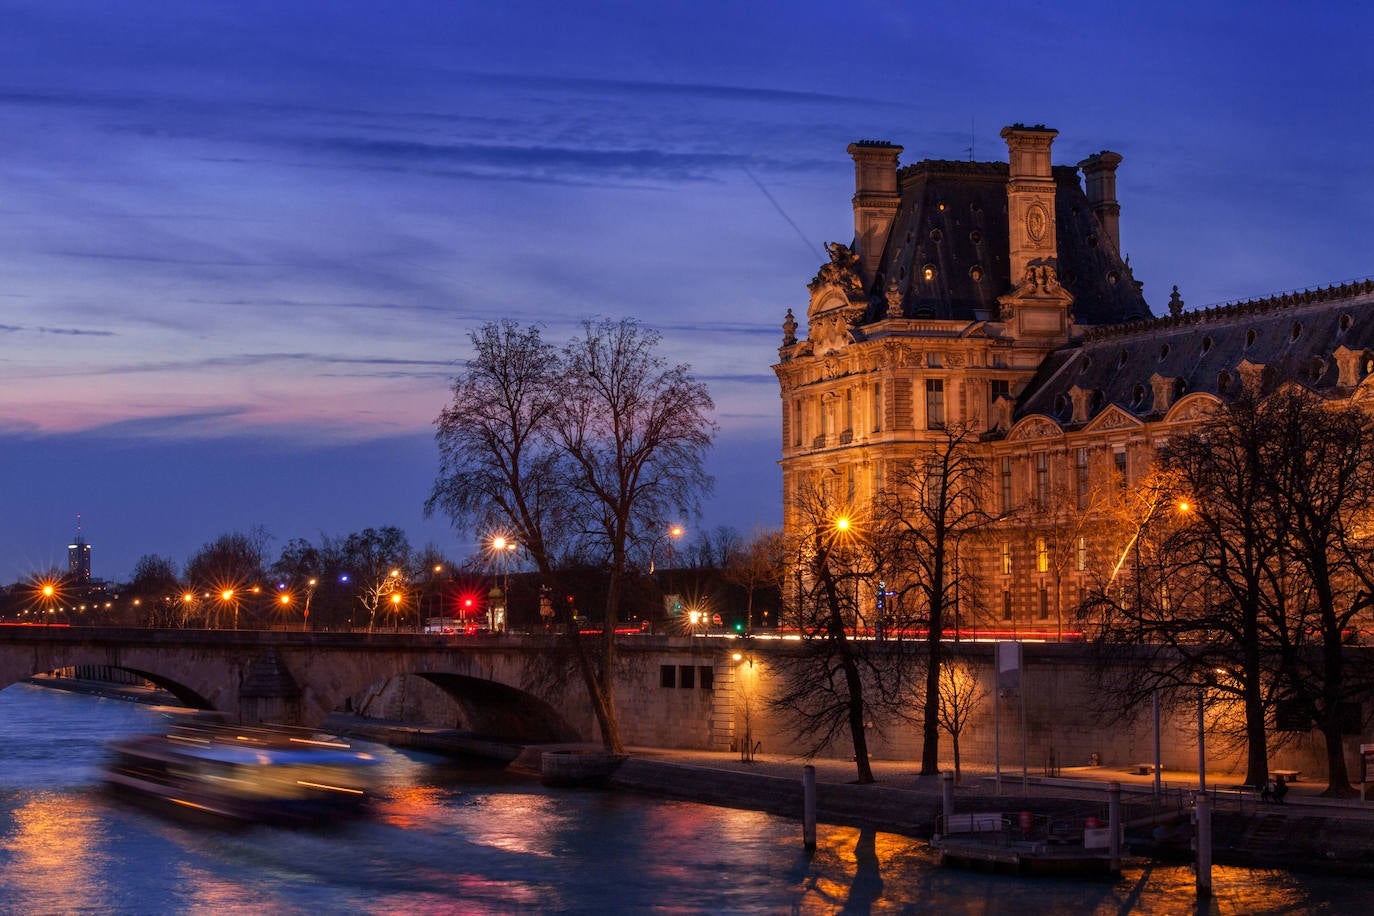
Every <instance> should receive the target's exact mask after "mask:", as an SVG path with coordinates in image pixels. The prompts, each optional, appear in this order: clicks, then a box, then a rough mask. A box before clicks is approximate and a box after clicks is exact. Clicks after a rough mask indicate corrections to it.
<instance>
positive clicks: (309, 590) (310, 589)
mask: <svg viewBox="0 0 1374 916" xmlns="http://www.w3.org/2000/svg"><path fill="white" fill-rule="evenodd" d="M318 584H319V580H317V579H311V580H310V581H309V582H307V583H306V587H305V617H304V618H303V619H302V620H301V629H302V630H308V629H310V599H311V598H313V597H314V595H315V586H316V585H318Z"/></svg>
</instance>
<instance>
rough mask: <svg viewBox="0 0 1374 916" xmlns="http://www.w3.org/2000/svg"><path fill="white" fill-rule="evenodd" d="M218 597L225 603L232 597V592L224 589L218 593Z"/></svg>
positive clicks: (230, 589) (229, 589)
mask: <svg viewBox="0 0 1374 916" xmlns="http://www.w3.org/2000/svg"><path fill="white" fill-rule="evenodd" d="M219 596H220V597H221V598H223V599H224V600H225V601H228V600H229V599H230V598H232V597H234V590H233V589H232V588H226V589H225V590H224V591H222V592H220V593H219Z"/></svg>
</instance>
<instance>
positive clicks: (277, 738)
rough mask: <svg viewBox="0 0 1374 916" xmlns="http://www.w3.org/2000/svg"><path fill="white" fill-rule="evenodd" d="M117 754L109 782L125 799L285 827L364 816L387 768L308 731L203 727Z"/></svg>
mask: <svg viewBox="0 0 1374 916" xmlns="http://www.w3.org/2000/svg"><path fill="white" fill-rule="evenodd" d="M111 751H112V758H111V760H110V762H109V765H108V766H107V768H106V771H105V781H106V783H107V785H108V786H109V787H110V788H111V789H112V790H113V791H114V792H115V793H116V794H118V795H120V796H123V797H127V798H129V799H131V800H133V801H137V802H140V803H145V804H151V805H152V806H154V807H156V808H159V809H161V810H163V811H166V812H170V813H172V814H175V815H179V816H183V817H191V818H195V819H209V820H212V821H217V822H221V823H232V824H275V825H280V826H312V825H318V824H323V823H328V822H330V821H334V820H336V819H339V818H343V817H349V816H356V815H360V814H363V813H364V812H365V811H366V809H367V806H368V803H369V801H370V799H371V797H372V795H373V778H372V771H373V769H374V768H375V766H376V765H377V764H378V762H379V761H378V760H377V758H375V757H374V756H372V755H371V754H366V753H362V752H360V751H355V750H353V749H352V748H350V747H349V746H348V745H347V744H344V743H343V742H341V741H338V740H335V739H325V738H320V737H317V736H315V735H313V734H311V733H309V732H305V731H295V730H288V729H277V728H260V727H254V728H242V727H234V726H226V725H202V724H197V725H188V726H182V725H178V726H176V727H175V728H173V729H172V730H170V731H169V732H168V733H167V734H164V735H145V736H142V737H138V738H133V739H130V740H127V741H121V742H118V743H116V744H114V745H112V746H111Z"/></svg>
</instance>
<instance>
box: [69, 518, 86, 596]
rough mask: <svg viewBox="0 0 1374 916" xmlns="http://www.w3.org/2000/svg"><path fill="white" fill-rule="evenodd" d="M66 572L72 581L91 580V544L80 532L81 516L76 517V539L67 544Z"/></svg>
mask: <svg viewBox="0 0 1374 916" xmlns="http://www.w3.org/2000/svg"><path fill="white" fill-rule="evenodd" d="M67 572H68V574H69V575H70V576H71V577H72V580H73V581H74V582H79V583H81V584H86V583H88V582H90V581H91V545H90V544H87V543H86V538H85V537H84V536H83V535H82V534H81V516H79V515H78V516H77V517H76V540H75V541H74V542H73V543H71V544H68V545H67Z"/></svg>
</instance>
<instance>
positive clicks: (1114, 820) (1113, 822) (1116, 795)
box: [1107, 782, 1121, 859]
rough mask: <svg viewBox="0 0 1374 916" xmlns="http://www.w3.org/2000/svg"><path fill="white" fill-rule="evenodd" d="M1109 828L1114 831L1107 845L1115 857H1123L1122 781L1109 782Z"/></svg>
mask: <svg viewBox="0 0 1374 916" xmlns="http://www.w3.org/2000/svg"><path fill="white" fill-rule="evenodd" d="M1107 829H1108V830H1110V831H1111V832H1112V835H1111V843H1110V845H1109V846H1108V847H1107V848H1108V850H1109V851H1110V852H1111V856H1112V858H1113V859H1119V858H1121V783H1119V782H1109V783H1107Z"/></svg>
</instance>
